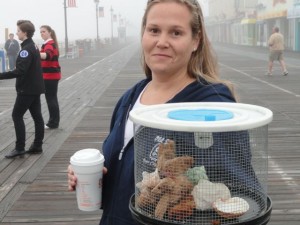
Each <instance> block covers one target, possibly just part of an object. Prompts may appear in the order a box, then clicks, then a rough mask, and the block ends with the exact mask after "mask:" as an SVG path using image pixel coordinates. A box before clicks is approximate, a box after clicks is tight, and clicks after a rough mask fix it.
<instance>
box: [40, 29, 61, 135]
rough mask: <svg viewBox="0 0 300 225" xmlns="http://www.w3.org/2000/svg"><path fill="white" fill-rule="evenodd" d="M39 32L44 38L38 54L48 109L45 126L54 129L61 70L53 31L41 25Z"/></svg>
mask: <svg viewBox="0 0 300 225" xmlns="http://www.w3.org/2000/svg"><path fill="white" fill-rule="evenodd" d="M40 34H41V37H42V39H43V40H44V44H43V45H42V48H41V51H40V54H41V59H42V69H43V77H44V82H45V89H46V92H45V97H46V101H47V105H48V110H49V120H48V122H47V123H46V125H45V128H46V129H55V128H58V126H59V121H60V112H59V104H58V98H57V91H58V82H59V80H60V79H61V70H60V65H59V62H58V58H59V48H58V43H57V38H56V34H55V31H54V30H53V29H52V28H51V27H50V26H48V25H43V26H41V27H40Z"/></svg>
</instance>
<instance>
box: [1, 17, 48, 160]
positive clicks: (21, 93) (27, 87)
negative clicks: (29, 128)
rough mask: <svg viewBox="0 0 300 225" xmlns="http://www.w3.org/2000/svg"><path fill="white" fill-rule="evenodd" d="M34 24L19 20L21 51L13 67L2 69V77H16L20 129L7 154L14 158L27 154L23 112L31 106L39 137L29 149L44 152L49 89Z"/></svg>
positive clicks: (16, 116) (16, 114) (15, 111)
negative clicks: (45, 103)
mask: <svg viewBox="0 0 300 225" xmlns="http://www.w3.org/2000/svg"><path fill="white" fill-rule="evenodd" d="M34 32H35V28H34V25H33V24H32V23H31V22H30V21H29V20H19V21H18V22H17V36H18V38H19V40H20V41H22V43H21V51H20V52H19V55H18V57H17V62H16V68H15V69H14V70H13V71H9V72H4V73H0V80H2V79H12V78H16V91H17V98H16V101H15V105H14V108H13V111H12V118H13V121H14V126H15V131H16V139H17V140H16V145H15V149H13V150H12V151H11V152H9V153H8V154H7V155H6V156H5V157H6V158H14V157H16V156H20V155H23V154H25V140H26V134H25V131H26V129H25V123H24V120H23V116H24V114H25V113H26V111H27V110H29V112H30V114H31V116H32V118H33V121H34V126H35V138H34V141H33V143H32V145H31V146H30V148H29V150H28V151H27V152H28V153H41V152H42V144H43V139H44V120H43V116H42V112H41V100H40V95H41V94H43V93H44V92H45V86H44V80H43V76H42V68H41V57H40V52H39V49H38V47H37V46H36V45H35V43H34V42H33V40H32V36H33V34H34Z"/></svg>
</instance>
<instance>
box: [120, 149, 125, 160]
mask: <svg viewBox="0 0 300 225" xmlns="http://www.w3.org/2000/svg"><path fill="white" fill-rule="evenodd" d="M124 150H125V147H123V148H122V149H121V151H120V153H119V160H121V159H122V157H123V153H124Z"/></svg>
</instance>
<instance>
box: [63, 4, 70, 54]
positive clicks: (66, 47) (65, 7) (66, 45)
mask: <svg viewBox="0 0 300 225" xmlns="http://www.w3.org/2000/svg"><path fill="white" fill-rule="evenodd" d="M64 12H65V57H67V53H68V49H69V43H68V22H67V3H66V0H64Z"/></svg>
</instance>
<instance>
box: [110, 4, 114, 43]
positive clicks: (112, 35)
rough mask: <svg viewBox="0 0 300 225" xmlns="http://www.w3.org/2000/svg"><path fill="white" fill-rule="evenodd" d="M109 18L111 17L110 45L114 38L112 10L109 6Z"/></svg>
mask: <svg viewBox="0 0 300 225" xmlns="http://www.w3.org/2000/svg"><path fill="white" fill-rule="evenodd" d="M110 17H111V43H112V42H113V38H114V18H113V17H114V10H113V8H112V6H110Z"/></svg>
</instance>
